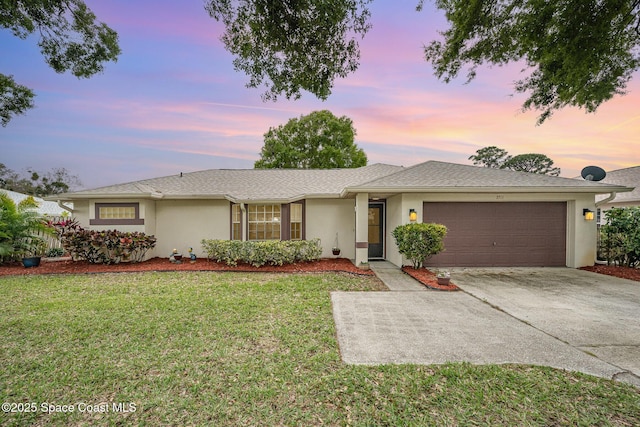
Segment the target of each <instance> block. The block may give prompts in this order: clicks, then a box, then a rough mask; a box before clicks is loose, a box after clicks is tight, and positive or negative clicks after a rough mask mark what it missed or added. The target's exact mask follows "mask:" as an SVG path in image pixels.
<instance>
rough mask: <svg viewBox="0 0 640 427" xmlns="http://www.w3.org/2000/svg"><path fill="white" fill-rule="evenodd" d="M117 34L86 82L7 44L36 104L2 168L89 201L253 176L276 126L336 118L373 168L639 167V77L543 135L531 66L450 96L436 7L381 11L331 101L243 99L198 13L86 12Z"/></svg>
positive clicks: (486, 75) (175, 9)
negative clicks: (131, 188) (178, 177)
mask: <svg viewBox="0 0 640 427" xmlns="http://www.w3.org/2000/svg"><path fill="white" fill-rule="evenodd" d="M86 3H87V5H88V6H89V7H90V8H91V9H92V10H93V12H94V13H95V14H96V15H97V16H98V18H99V19H100V20H102V21H104V22H106V23H107V24H108V25H109V26H110V27H111V28H113V29H114V30H116V31H117V32H118V34H119V40H120V46H121V48H122V54H121V56H120V57H119V59H118V62H117V63H108V64H106V67H105V71H104V73H102V74H99V75H96V76H94V77H92V78H90V79H83V80H78V79H77V78H75V77H73V76H71V75H68V74H65V75H59V74H56V73H55V72H54V71H53V70H52V69H50V68H49V67H48V66H47V65H46V63H45V62H44V60H43V58H42V56H41V54H40V52H39V48H38V46H37V37H36V36H34V37H31V38H29V39H27V40H20V39H17V38H15V37H13V36H12V35H11V33H10V32H9V31H8V30H3V31H0V46H2V48H1V51H2V55H0V70H1V71H2V72H3V73H5V74H12V75H14V77H15V79H16V81H18V82H19V83H21V84H24V85H27V86H29V87H31V88H32V89H34V91H35V92H36V95H37V96H36V98H35V102H36V108H35V109H33V110H30V111H28V113H27V114H26V115H24V116H19V117H16V118H14V119H13V120H12V121H11V122H10V123H9V124H8V126H7V127H5V128H0V153H1V155H0V163H4V164H5V165H6V166H7V167H8V168H10V169H13V170H15V171H17V172H24V171H25V170H26V169H27V168H29V167H30V168H33V169H35V170H38V171H47V170H50V169H51V168H58V167H64V168H66V169H67V170H69V172H70V173H71V174H74V175H78V177H79V178H80V180H81V181H82V183H83V187H84V188H93V187H98V186H102V185H109V184H115V183H121V182H128V181H135V180H139V179H145V178H153V177H159V176H165V175H171V174H177V173H179V172H191V171H196V170H202V169H211V168H252V167H253V163H254V161H255V160H257V159H258V156H259V152H260V149H261V148H262V145H263V135H264V133H265V132H267V130H268V129H269V128H270V127H275V126H278V125H281V124H285V123H286V122H287V121H288V120H289V119H291V118H293V117H299V116H300V115H303V114H309V113H310V112H312V111H315V110H322V109H327V110H330V111H331V112H333V113H334V114H335V115H337V116H342V115H345V116H347V117H349V118H351V119H352V120H353V122H354V126H355V128H356V130H357V135H356V143H357V144H358V146H360V147H361V148H363V149H364V151H365V152H366V153H367V156H368V158H369V163H389V164H396V165H404V166H410V165H413V164H416V163H420V162H423V161H427V160H441V161H448V162H456V163H462V164H470V163H471V162H470V161H469V160H468V157H469V156H470V155H472V154H474V153H475V151H476V150H478V149H479V148H482V147H485V146H489V145H497V146H499V147H501V148H504V149H506V150H507V151H508V152H509V153H510V154H512V155H515V154H522V153H532V152H534V153H543V154H546V155H547V156H549V157H550V158H551V159H553V160H554V161H555V165H556V166H559V167H560V168H562V176H565V177H574V176H577V175H579V173H580V170H581V169H582V168H583V167H584V166H587V165H593V164H595V165H598V166H601V167H603V168H604V169H605V170H614V169H620V168H624V167H629V166H636V165H640V108H639V107H640V78H639V77H640V75H638V74H639V73H636V75H635V76H634V80H632V82H631V84H630V85H629V87H628V91H629V93H628V94H627V95H626V96H621V97H616V98H614V99H613V100H612V101H609V102H607V103H605V104H604V105H603V106H602V107H600V109H599V110H598V112H597V113H595V114H586V113H585V112H584V111H583V110H579V109H565V110H563V111H560V112H557V113H555V115H554V116H553V117H552V118H551V119H550V120H548V121H547V122H546V123H545V124H543V125H541V126H536V118H537V115H538V113H537V112H535V111H533V112H527V113H522V112H520V106H521V104H522V102H523V101H524V99H525V98H524V96H523V95H518V94H514V90H513V82H514V81H515V80H517V79H519V78H521V74H520V70H521V68H523V67H522V64H514V65H513V66H510V67H504V68H488V67H487V68H483V69H481V70H479V72H478V77H477V78H476V79H475V80H474V81H472V82H471V83H469V84H465V79H464V76H463V77H461V78H460V79H458V80H456V81H454V82H452V83H449V84H445V83H442V82H440V81H438V80H437V79H436V78H435V77H434V76H433V73H432V69H431V67H430V66H429V64H427V63H426V62H425V61H424V59H423V49H422V47H423V45H424V44H427V43H429V42H430V41H431V40H433V39H435V38H437V37H438V31H441V30H445V29H446V27H447V26H446V21H445V19H444V15H443V14H442V12H439V11H435V10H434V9H433V8H432V7H431V3H430V2H427V5H426V6H427V7H425V8H424V10H423V11H422V12H416V11H415V3H417V1H415V2H414V1H409V2H390V1H382V0H376V1H374V2H373V3H372V4H371V11H372V24H373V28H372V29H371V30H370V31H369V33H368V34H367V35H366V37H365V38H364V40H362V41H361V44H360V46H361V65H360V68H359V69H358V71H356V72H355V73H354V74H352V75H351V76H350V77H348V78H347V79H344V80H339V81H337V82H336V84H335V86H334V89H333V93H332V95H331V96H330V97H329V99H328V100H327V101H325V102H322V101H319V100H317V99H315V97H313V96H312V95H310V94H309V93H303V96H302V98H301V99H299V100H297V101H287V100H284V99H283V100H279V101H278V102H276V103H273V102H266V103H265V102H263V101H262V100H261V97H260V95H261V93H262V92H263V89H247V88H246V87H245V83H246V82H247V81H248V78H247V76H245V75H244V74H241V73H239V72H236V71H234V69H233V66H232V60H233V57H232V56H231V55H230V54H229V53H228V52H226V51H225V50H224V47H223V45H222V42H220V41H219V37H220V35H221V33H222V25H221V24H220V23H218V22H216V21H215V20H214V19H212V18H210V17H209V16H208V14H207V12H206V11H205V10H204V3H203V2H202V1H201V0H182V1H175V0H172V1H168V0H160V1H148V0H144V1H140V0H137V1H131V0H110V1H104V0H103V1H100V0H88V1H87V2H86Z"/></svg>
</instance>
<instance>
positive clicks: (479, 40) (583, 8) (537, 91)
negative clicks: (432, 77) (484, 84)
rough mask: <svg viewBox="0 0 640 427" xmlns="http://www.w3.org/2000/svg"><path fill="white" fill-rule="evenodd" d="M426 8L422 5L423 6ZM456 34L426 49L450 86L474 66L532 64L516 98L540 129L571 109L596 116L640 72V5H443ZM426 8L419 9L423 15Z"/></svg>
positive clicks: (457, 1)
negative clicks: (555, 115) (533, 111)
mask: <svg viewBox="0 0 640 427" xmlns="http://www.w3.org/2000/svg"><path fill="white" fill-rule="evenodd" d="M423 2H424V0H420V6H421V5H422V3H423ZM435 3H436V5H437V7H438V8H440V9H442V10H444V12H445V14H446V17H447V19H448V21H449V23H450V24H451V27H450V28H449V29H448V30H447V31H445V32H443V33H442V34H443V36H444V41H443V42H442V41H433V42H431V43H430V44H429V45H428V46H426V47H425V56H426V59H427V61H430V62H432V63H433V65H434V67H435V74H436V76H437V77H438V78H441V79H443V80H444V81H445V82H449V81H451V79H453V78H455V77H456V76H457V75H458V73H459V72H460V70H461V69H462V68H463V67H464V66H469V71H468V73H467V78H468V79H469V80H472V79H473V78H474V77H475V75H476V71H477V68H478V66H479V65H482V64H485V63H486V64H492V65H505V64H508V63H515V62H521V63H524V64H526V67H525V70H523V73H528V75H526V76H525V77H524V78H523V79H521V80H518V81H516V82H515V90H516V92H519V93H528V94H529V97H528V99H527V100H526V101H525V102H524V104H523V106H522V108H523V110H529V109H532V108H533V109H537V110H539V111H541V114H540V116H539V118H538V123H539V124H540V123H542V122H544V121H545V120H546V119H547V118H549V117H550V116H551V114H552V113H553V112H554V111H555V110H558V109H560V108H563V107H565V106H577V107H581V108H584V109H585V110H586V111H587V112H593V111H596V109H597V108H598V107H599V106H600V104H602V103H603V102H605V101H607V100H609V99H611V98H612V97H613V96H614V95H616V94H623V93H625V90H626V86H627V82H628V81H629V80H630V79H631V77H632V74H633V73H634V71H636V70H637V69H638V68H639V66H640V49H639V47H640V1H638V0H603V1H594V0H506V1H505V0H436V1H435ZM420 6H419V7H420Z"/></svg>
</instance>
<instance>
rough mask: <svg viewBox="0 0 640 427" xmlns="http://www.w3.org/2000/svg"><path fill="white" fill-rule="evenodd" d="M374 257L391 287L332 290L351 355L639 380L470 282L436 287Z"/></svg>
mask: <svg viewBox="0 0 640 427" xmlns="http://www.w3.org/2000/svg"><path fill="white" fill-rule="evenodd" d="M370 265H371V268H372V270H373V271H374V272H375V273H376V274H377V275H378V277H379V278H380V279H381V280H382V281H383V282H384V283H385V284H386V285H387V286H388V287H389V289H390V290H391V292H333V293H332V294H331V300H332V304H333V316H334V320H335V323H336V330H337V336H338V343H339V346H340V353H341V355H342V359H343V361H344V362H345V363H350V364H365V365H367V364H369V365H375V364H386V363H415V364H443V363H447V362H463V361H466V362H470V363H473V364H505V363H518V364H531V365H542V366H551V367H554V368H559V369H566V370H571V371H578V372H583V373H586V374H590V375H595V376H599V377H603V378H609V379H611V378H613V379H618V380H620V381H624V382H629V383H632V384H635V385H638V386H640V382H638V377H636V376H634V375H629V370H628V369H625V368H621V367H620V365H619V364H618V363H615V361H614V360H611V359H608V358H604V357H595V356H593V355H592V354H590V352H585V351H583V350H581V349H580V348H578V347H577V346H573V345H571V344H570V343H567V342H566V341H563V340H562V339H558V338H557V335H556V336H553V335H551V334H549V333H548V332H546V331H544V329H540V328H536V327H534V326H532V325H530V324H528V323H527V322H525V321H523V320H520V319H519V318H517V317H514V316H513V315H511V314H509V313H506V312H504V311H502V310H500V309H497V308H496V307H495V306H492V305H490V304H491V301H490V300H489V301H482V300H480V299H478V298H477V297H474V296H473V295H471V294H469V293H467V292H465V291H464V287H463V291H461V292H438V291H433V290H429V289H427V288H426V287H424V286H423V285H421V284H419V283H418V282H417V281H415V280H414V279H412V278H411V277H410V276H408V275H406V274H404V273H402V271H401V270H400V269H399V268H397V267H395V266H393V264H390V263H386V262H372V263H371V264H370ZM567 270H569V269H567ZM514 279H517V277H514ZM539 279H540V280H544V278H540V277H539ZM454 281H455V279H454ZM458 285H460V284H458Z"/></svg>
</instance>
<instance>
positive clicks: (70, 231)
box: [51, 218, 156, 264]
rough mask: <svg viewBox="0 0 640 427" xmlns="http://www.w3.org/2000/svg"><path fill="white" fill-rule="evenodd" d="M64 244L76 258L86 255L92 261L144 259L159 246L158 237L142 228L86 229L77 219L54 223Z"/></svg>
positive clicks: (101, 262) (95, 262)
mask: <svg viewBox="0 0 640 427" xmlns="http://www.w3.org/2000/svg"><path fill="white" fill-rule="evenodd" d="M51 226H53V227H54V228H55V230H56V232H57V234H58V238H59V239H60V242H62V247H63V248H64V249H65V250H66V251H67V252H69V254H70V255H71V256H72V257H73V259H74V260H78V259H85V260H87V261H88V262H89V263H91V264H117V263H119V262H122V261H133V262H140V261H142V260H143V259H144V257H145V255H146V253H147V252H148V251H149V249H153V248H154V247H155V246H156V238H155V237H154V236H147V235H146V234H145V233H141V232H137V231H136V232H124V231H118V230H107V231H95V230H85V229H84V228H82V227H81V226H80V224H79V223H78V221H77V220H75V219H73V218H72V219H68V220H64V221H59V222H55V223H51Z"/></svg>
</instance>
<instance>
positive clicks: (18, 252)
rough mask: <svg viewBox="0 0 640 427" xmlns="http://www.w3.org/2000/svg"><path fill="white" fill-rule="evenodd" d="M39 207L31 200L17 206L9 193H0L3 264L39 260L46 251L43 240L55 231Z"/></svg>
mask: <svg viewBox="0 0 640 427" xmlns="http://www.w3.org/2000/svg"><path fill="white" fill-rule="evenodd" d="M37 207H38V203H37V202H36V201H35V200H34V198H33V197H31V196H30V197H27V198H26V199H24V200H22V201H21V202H20V203H18V204H17V205H16V203H15V202H14V201H13V200H12V199H11V198H10V197H9V196H8V195H7V194H6V193H4V192H0V261H1V262H6V261H12V260H18V259H20V258H21V257H24V256H38V255H41V254H42V253H43V252H44V250H46V241H45V239H44V238H43V236H45V235H48V234H53V233H55V231H54V230H53V229H52V228H50V227H48V226H47V224H46V222H45V221H44V217H43V216H42V215H41V214H40V213H38V211H37V210H36V209H37Z"/></svg>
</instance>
